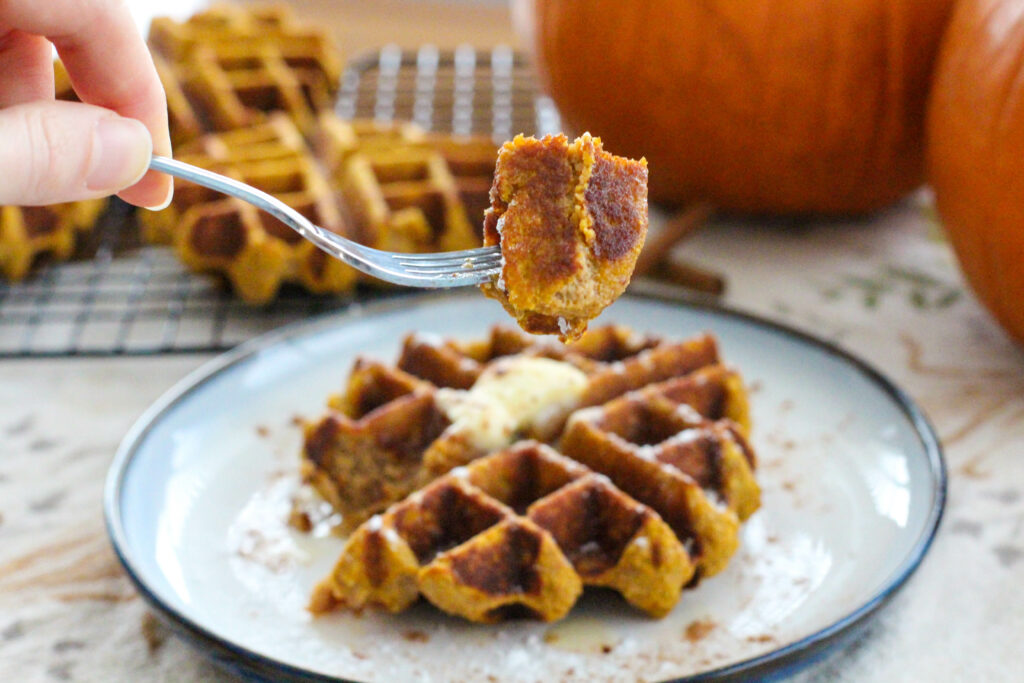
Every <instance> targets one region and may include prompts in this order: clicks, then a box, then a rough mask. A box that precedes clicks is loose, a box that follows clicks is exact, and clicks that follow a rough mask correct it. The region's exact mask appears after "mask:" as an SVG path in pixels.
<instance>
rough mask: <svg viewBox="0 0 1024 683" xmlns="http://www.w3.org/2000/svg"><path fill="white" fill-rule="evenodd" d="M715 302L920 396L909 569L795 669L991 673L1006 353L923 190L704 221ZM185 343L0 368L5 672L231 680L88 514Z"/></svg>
mask: <svg viewBox="0 0 1024 683" xmlns="http://www.w3.org/2000/svg"><path fill="white" fill-rule="evenodd" d="M683 249H684V251H685V255H687V256H688V257H690V258H696V255H698V254H699V261H700V262H701V263H702V264H703V265H706V266H709V267H711V268H713V269H715V270H717V271H719V272H721V273H723V274H725V275H726V277H727V278H728V281H729V290H728V292H727V295H726V297H725V300H726V302H727V303H728V304H730V305H733V306H735V307H738V308H741V309H744V310H749V311H752V312H755V313H759V314H762V315H765V316H768V317H771V318H773V319H776V320H779V321H781V322H785V323H788V324H790V325H793V326H796V327H798V328H801V329H804V330H806V331H809V332H811V333H813V334H816V335H818V336H821V337H824V338H826V339H829V340H832V341H834V342H837V343H838V344H839V345H841V346H842V347H844V348H845V349H847V350H849V351H851V352H853V353H855V354H857V355H859V356H861V357H862V358H864V359H865V360H867V361H868V362H870V363H872V364H873V365H875V366H876V367H878V368H879V369H881V370H882V371H883V372H884V373H886V374H887V375H889V376H890V377H891V378H892V379H893V380H894V381H895V382H896V383H897V384H899V385H901V386H902V387H903V388H904V389H906V390H907V392H908V393H909V394H910V395H911V396H912V397H913V398H914V399H915V400H916V401H917V402H918V403H919V404H920V405H921V406H922V407H923V409H924V410H925V412H926V413H927V414H928V416H929V418H930V419H931V420H932V421H933V423H934V424H935V426H936V428H937V430H938V432H939V434H940V436H941V438H942V441H943V444H944V447H945V449H946V457H947V461H948V465H949V473H950V491H949V501H948V508H947V511H946V516H945V519H944V521H943V524H942V528H941V529H940V532H939V535H938V537H937V539H936V541H935V543H934V545H933V547H932V549H931V551H930V553H929V555H928V556H927V557H926V558H925V560H924V562H923V564H922V565H921V567H920V569H919V570H918V572H917V573H916V574H915V575H914V576H913V577H912V579H911V580H910V582H909V583H908V584H907V585H906V587H905V588H904V589H903V590H902V591H901V592H900V593H899V594H898V595H897V596H896V598H895V599H894V600H893V602H892V603H891V604H890V605H889V606H887V607H886V608H885V609H884V610H883V611H882V612H881V613H880V615H879V616H878V618H876V619H875V620H874V621H872V623H871V625H870V627H869V628H868V629H867V630H866V631H865V632H864V634H863V636H862V637H860V638H859V639H858V640H857V641H856V642H855V643H854V644H853V645H852V646H850V647H848V648H847V649H846V650H845V651H843V652H841V653H839V654H838V655H836V656H833V657H832V658H830V659H828V660H826V661H824V662H821V663H819V664H817V665H815V667H814V668H812V669H810V670H809V671H807V672H806V673H805V674H803V675H802V678H803V679H805V680H813V681H817V680H821V681H825V680H829V681H831V680H850V681H861V680H886V681H893V680H960V679H965V678H968V677H970V678H972V679H979V680H1009V679H1010V678H1011V677H1012V676H1013V671H1012V670H1011V663H1012V662H1015V661H1016V659H1017V656H1018V654H1019V642H1018V636H1019V634H1020V633H1024V590H1021V586H1022V585H1024V582H1022V579H1024V457H1022V456H1024V453H1022V451H1024V353H1022V352H1021V350H1020V349H1019V348H1017V347H1015V346H1014V345H1013V344H1011V343H1010V342H1009V341H1008V339H1007V337H1006V336H1005V335H1004V334H1003V333H1002V332H1001V331H1000V330H999V329H998V328H997V327H996V326H995V324H994V323H993V322H992V321H991V320H990V318H989V317H988V316H987V314H986V313H985V312H984V311H983V310H982V309H981V307H980V306H979V305H978V304H977V302H976V301H975V300H974V298H973V297H972V295H971V294H970V292H969V291H968V290H966V289H965V286H964V284H963V282H962V280H961V278H960V276H959V274H958V272H957V269H956V266H955V262H954V260H953V257H952V255H951V253H950V251H949V248H948V246H947V245H946V244H945V242H944V241H942V239H941V232H940V230H939V228H938V226H937V225H936V224H935V222H934V219H933V217H932V212H931V209H930V204H929V202H928V200H927V197H926V196H924V195H918V196H916V197H914V198H912V199H911V200H908V201H906V202H904V203H902V204H900V205H899V206H897V207H895V208H894V209H892V210H890V211H887V212H885V213H883V214H881V215H879V216H876V217H874V218H872V219H870V220H864V221H851V222H844V223H836V222H831V223H817V224H785V223H776V224H773V225H765V224H759V223H730V222H721V221H719V222H717V223H715V224H714V225H713V226H711V227H709V228H708V229H705V230H703V231H702V232H701V233H700V234H699V235H698V236H697V237H696V238H694V239H692V240H691V241H690V242H688V243H687V244H686V245H685V247H684V248H683ZM205 360H207V357H202V356H165V357H156V358H121V359H93V360H88V359H77V360H76V359H54V360H31V361H28V360H26V361H2V362H0V670H2V671H3V672H4V674H5V675H4V676H0V678H4V679H5V680H87V681H93V680H103V681H140V680H146V681H149V680H168V681H172V680H173V681H210V680H232V679H231V677H230V676H229V675H228V674H225V673H223V672H221V671H220V670H219V669H217V668H215V667H214V666H213V665H212V664H210V663H209V662H208V661H207V660H206V659H204V658H203V657H202V656H201V655H199V654H198V653H196V652H195V651H193V650H191V649H190V648H189V647H188V646H187V645H185V644H184V643H183V642H182V641H180V640H178V639H177V638H172V637H169V632H168V631H167V630H166V629H165V627H164V626H162V625H161V623H160V622H158V621H157V620H156V619H155V617H153V616H152V615H151V614H150V613H149V612H148V610H147V609H146V607H145V605H144V604H143V602H142V600H141V599H140V598H139V597H138V595H137V594H136V593H135V591H134V590H133V589H132V587H131V585H130V583H129V581H128V579H127V578H126V577H125V576H124V574H123V573H122V571H121V569H120V567H119V565H118V563H117V561H116V559H115V557H114V555H113V553H112V551H111V549H110V547H109V544H108V541H107V538H106V534H105V531H104V527H103V519H102V509H101V494H102V487H103V479H104V475H105V472H106V468H107V466H108V465H109V463H110V461H111V458H112V456H113V453H114V451H115V449H116V447H117V444H118V442H119V440H120V439H121V437H122V436H123V435H124V434H125V432H126V431H127V430H128V428H129V426H130V425H131V423H132V422H133V420H135V419H136V418H137V417H138V415H139V414H140V413H141V412H142V411H143V410H144V409H145V408H146V407H147V406H148V405H149V404H150V403H151V402H152V401H153V400H155V399H156V398H157V397H158V396H159V395H160V394H161V393H162V392H164V391H165V390H166V389H168V388H169V387H170V386H171V385H172V384H173V383H175V382H176V381H177V380H179V379H180V378H181V377H182V376H184V375H185V374H186V373H187V372H189V371H190V370H192V369H194V368H195V367H197V366H199V365H200V364H201V363H202V362H204V361H205Z"/></svg>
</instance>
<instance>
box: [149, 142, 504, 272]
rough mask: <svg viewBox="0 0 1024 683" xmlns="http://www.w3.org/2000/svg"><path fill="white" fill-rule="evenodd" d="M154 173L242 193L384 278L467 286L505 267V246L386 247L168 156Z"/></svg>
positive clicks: (153, 162) (154, 165)
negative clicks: (422, 250) (415, 250)
mask: <svg viewBox="0 0 1024 683" xmlns="http://www.w3.org/2000/svg"><path fill="white" fill-rule="evenodd" d="M149 167H150V168H151V169H153V170H154V171H160V172H161V173H167V174H168V175H172V176H174V177H176V178H181V179H183V180H188V181H191V182H193V183H196V184H198V185H202V186H204V187H208V188H210V189H211V190H217V191H218V192H223V193H224V194H228V195H231V196H232V197H237V198H238V199H241V200H243V201H246V202H248V203H250V204H252V205H253V206H255V207H256V208H258V209H262V210H263V211H266V212H267V213H269V214H270V215H271V216H273V217H274V218H276V219H278V220H279V221H281V222H282V223H284V224H285V225H287V226H288V227H289V228H291V229H292V230H294V231H295V232H297V233H299V235H301V236H302V237H304V238H305V239H307V240H309V241H310V242H312V243H313V244H315V245H316V246H317V247H319V248H320V249H322V250H324V251H325V252H327V253H328V254H330V255H331V256H333V257H335V258H337V259H341V260H342V261H344V262H345V263H347V264H349V265H350V266H352V267H353V268H357V269H358V270H361V271H362V272H364V273H366V274H367V275H372V276H374V277H376V278H380V279H381V280H387V281H388V282H393V283H395V284H396V285H405V286H406V287H425V288H437V287H466V286H469V285H479V284H483V283H484V282H489V281H490V280H492V279H493V278H494V277H496V276H497V275H498V274H499V272H500V271H501V250H500V249H499V248H498V247H479V248H477V249H464V250H462V251H442V252H437V253H433V254H403V253H399V252H394V251H382V250H380V249H373V248H371V247H367V246H364V245H362V244H359V243H358V242H353V241H352V240H350V239H348V238H345V237H342V236H341V235H338V234H336V233H333V232H330V231H328V230H324V229H323V228H321V227H320V226H318V225H314V224H313V223H311V222H310V221H309V220H308V219H307V218H306V217H305V216H303V215H302V214H301V213H299V212H298V211H296V210H295V209H293V208H291V207H290V206H288V205H287V204H285V203H284V202H282V201H281V200H279V199H277V198H276V197H273V196H271V195H269V194H267V193H266V192H263V191H262V190H258V189H256V188H255V187H252V186H251V185H246V184H245V183H242V182H239V181H237V180H234V179H232V178H228V177H226V176H222V175H220V174H218V173H213V172H211V171H207V170H206V169H203V168H199V167H198V166H193V165H191V164H186V163H184V162H181V161H178V160H176V159H171V158H168V157H162V156H154V157H152V158H151V159H150V161H149Z"/></svg>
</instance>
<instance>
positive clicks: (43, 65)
mask: <svg viewBox="0 0 1024 683" xmlns="http://www.w3.org/2000/svg"><path fill="white" fill-rule="evenodd" d="M52 99H53V45H52V44H51V43H50V41H48V40H47V39H46V38H43V37H42V36H37V35H33V34H31V33H25V32H24V31H20V30H18V29H16V28H9V29H4V28H0V107H9V106H11V105H12V104H21V103H22V102H31V101H32V100H52Z"/></svg>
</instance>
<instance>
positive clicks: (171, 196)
mask: <svg viewBox="0 0 1024 683" xmlns="http://www.w3.org/2000/svg"><path fill="white" fill-rule="evenodd" d="M172 199H174V179H173V178H172V179H171V182H170V183H169V184H168V185H167V196H166V197H164V200H163V201H162V202H160V203H159V204H154V205H153V206H144V207H142V208H144V209H148V210H150V211H162V210H164V209H166V208H167V207H168V206H170V205H171V200H172Z"/></svg>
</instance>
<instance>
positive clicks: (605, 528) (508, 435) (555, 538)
mask: <svg viewBox="0 0 1024 683" xmlns="http://www.w3.org/2000/svg"><path fill="white" fill-rule="evenodd" d="M545 386H546V388H545ZM495 400H496V402H495ZM510 415H511V416H512V417H511V419H509V416H510ZM474 416H475V417H474ZM749 426H750V425H749V410H748V406H747V397H746V391H745V389H744V386H743V382H742V380H741V378H740V376H739V375H738V374H737V373H736V371H735V370H733V369H731V368H730V367H728V366H727V365H724V364H723V363H722V360H721V358H720V356H719V352H718V347H717V344H716V342H715V340H714V338H712V337H711V336H709V335H699V336H696V337H694V338H692V339H687V340H684V341H670V340H666V339H663V338H660V337H652V336H643V335H637V334H635V333H634V332H632V331H631V330H629V329H627V328H623V327H617V326H608V327H602V328H597V329H594V330H592V331H590V332H588V333H587V334H586V335H585V336H584V337H583V338H582V339H581V340H580V341H579V342H576V343H574V344H571V345H568V346H564V345H561V344H557V343H554V342H548V341H537V340H536V339H535V338H531V337H528V336H527V335H524V334H522V333H520V332H518V331H516V330H514V329H510V328H504V327H497V328H494V329H493V330H492V331H491V333H490V335H489V336H488V337H487V338H484V339H480V340H476V341H471V342H462V341H456V340H445V339H435V338H427V337H424V336H421V335H410V336H409V337H407V338H406V339H405V341H404V343H403V346H402V350H401V353H400V355H399V358H398V361H397V362H396V363H395V364H394V365H389V364H385V363H381V362H379V361H375V360H371V359H366V358H361V359H358V360H357V361H356V363H355V366H354V367H353V369H352V372H351V374H350V376H349V379H348V383H347V385H346V387H345V389H344V391H343V392H342V393H340V394H338V395H336V396H333V397H332V398H331V399H330V400H329V404H328V410H327V413H326V414H325V415H323V416H322V417H321V418H320V419H318V420H315V421H312V422H310V423H308V424H307V426H306V433H305V442H304V447H303V452H302V473H303V478H304V480H305V481H306V482H307V483H309V484H310V485H311V486H312V487H313V488H314V489H315V490H316V491H317V492H318V493H319V494H320V496H321V497H322V498H323V499H324V500H326V501H327V502H328V503H329V504H330V505H331V506H332V508H333V509H334V511H335V512H336V513H338V514H339V515H340V516H341V524H340V526H339V529H340V530H341V531H342V532H343V533H349V532H351V533H350V535H349V536H348V539H347V541H346V544H345V547H344V549H343V551H342V554H341V557H340V559H339V560H338V562H337V564H336V566H335V567H334V569H333V570H332V572H331V573H330V575H329V576H327V577H326V578H325V579H324V580H323V581H322V582H321V583H320V584H319V585H318V586H317V588H316V589H315V591H314V595H313V598H312V602H311V610H312V611H313V612H315V613H322V612H326V611H329V610H332V609H336V608H341V607H344V608H348V609H353V610H361V609H364V608H367V607H374V608H380V609H384V610H387V611H391V612H399V611H402V610H404V609H406V608H407V607H409V606H410V605H412V604H413V603H414V602H416V601H417V600H419V599H420V598H421V597H422V598H425V599H426V600H428V601H429V602H431V603H432V604H434V605H435V606H437V607H439V608H440V609H442V610H444V611H446V612H449V613H452V614H456V615H459V616H461V617H464V618H466V619H469V620H471V621H480V622H490V621H497V620H501V619H503V618H506V617H509V616H529V617H534V618H539V619H543V620H546V621H551V620H555V619H559V618H561V617H563V616H565V615H566V614H567V613H568V611H569V610H570V609H571V608H572V606H573V604H575V602H576V600H577V598H578V597H579V595H580V594H581V592H582V590H583V588H584V587H585V586H602V587H607V588H611V589H614V590H615V591H617V592H618V593H620V594H621V595H622V597H623V598H624V599H625V600H626V601H627V602H628V603H630V604H632V605H633V606H635V607H637V608H639V609H640V610H642V611H644V612H646V613H648V614H650V615H653V616H663V615H665V614H667V613H668V612H669V611H670V610H671V609H672V608H673V607H674V605H675V604H676V602H677V601H678V600H679V598H680V595H681V592H682V590H683V588H684V587H686V586H691V585H694V584H695V583H696V582H697V581H698V580H699V579H701V578H703V577H709V576H712V575H714V574H716V573H718V572H720V571H722V570H723V569H724V568H725V566H726V565H727V563H728V561H729V559H730V557H731V556H732V554H733V553H734V552H735V550H736V548H737V545H738V532H739V526H740V523H741V522H742V521H743V520H745V519H747V518H748V517H749V516H750V515H751V514H753V513H754V511H755V510H757V508H758V507H759V505H760V491H759V488H758V485H757V483H756V481H755V479H754V475H753V472H754V465H755V458H754V454H753V451H752V449H751V448H750V446H749V444H748V443H747V440H746V435H747V433H748V431H749ZM299 517H300V518H301V515H300V516H299Z"/></svg>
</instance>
